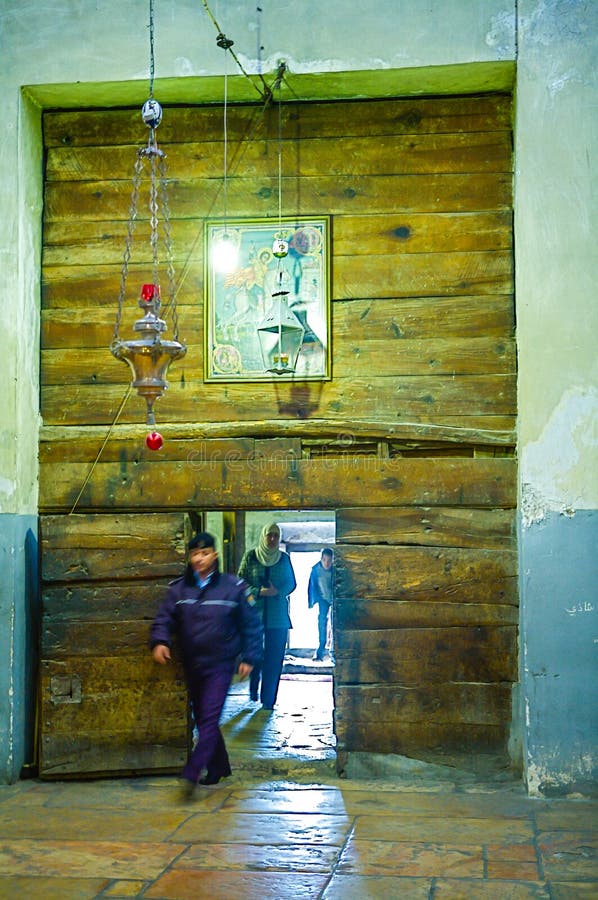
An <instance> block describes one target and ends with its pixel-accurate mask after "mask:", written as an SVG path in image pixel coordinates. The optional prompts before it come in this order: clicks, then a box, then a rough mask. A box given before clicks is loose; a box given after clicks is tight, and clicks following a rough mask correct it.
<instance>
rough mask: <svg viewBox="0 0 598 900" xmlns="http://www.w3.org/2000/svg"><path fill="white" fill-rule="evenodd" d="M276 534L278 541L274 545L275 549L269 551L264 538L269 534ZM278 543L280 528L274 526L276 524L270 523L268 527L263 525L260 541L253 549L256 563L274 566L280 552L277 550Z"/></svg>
mask: <svg viewBox="0 0 598 900" xmlns="http://www.w3.org/2000/svg"><path fill="white" fill-rule="evenodd" d="M271 531H276V532H278V541H277V543H276V549H275V550H271V549H270V547H269V546H268V541H267V539H266V536H267V535H268V534H269V533H270V532H271ZM279 543H280V528H279V527H278V525H277V524H276V522H270V523H269V524H268V525H264V527H263V528H262V533H261V534H260V539H259V542H258V545H257V547H256V548H255V555H256V556H257V559H258V562H260V563H261V564H262V566H275V565H276V563H277V562H278V560H279V559H280V550H279V549H278V544H279Z"/></svg>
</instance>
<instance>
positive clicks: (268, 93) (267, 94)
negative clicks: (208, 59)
mask: <svg viewBox="0 0 598 900" xmlns="http://www.w3.org/2000/svg"><path fill="white" fill-rule="evenodd" d="M202 3H203V5H204V8H205V11H206V12H207V14H208V16H209V17H210V19H211V20H212V23H213V24H214V27H215V28H216V29H217V30H218V34H222V28H221V27H220V25H219V24H218V22H217V21H216V18H215V16H214V14H213V13H212V10H211V9H210V7H209V6H208V3H207V0H202ZM230 55H231V56H232V58H233V59H234V61H235V62H236V64H237V65H238V67H239V69H240V70H241V72H242V73H243V75H244V76H245V78H247V80H248V81H249V82H250V84H252V85H253V87H254V88H255V89H256V91H257V92H258V94H259V95H260V97H261V98H262V100H267V98H268V97H270V96H271V93H272V92H271V90H270V88H269V87H268V85H267V84H266V82H265V80H264V77H263V75H262V74H261V72H258V78H259V79H260V81H261V82H262V85H263V88H264V92H263V93H262V91H260V89H259V87H258V86H257V84H256V83H255V81H253V79H252V78H251V75H250V74H249V73H248V72H246V71H245V69H244V68H243V65H242V64H241V61H240V59H239V57H238V56H237V54H236V53H235V51H234V50H231V51H230Z"/></svg>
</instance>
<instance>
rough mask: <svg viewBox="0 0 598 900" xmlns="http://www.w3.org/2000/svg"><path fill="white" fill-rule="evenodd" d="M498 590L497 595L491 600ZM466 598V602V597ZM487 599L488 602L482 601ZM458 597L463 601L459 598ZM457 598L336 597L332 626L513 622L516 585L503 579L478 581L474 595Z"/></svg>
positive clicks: (516, 615) (454, 625)
mask: <svg viewBox="0 0 598 900" xmlns="http://www.w3.org/2000/svg"><path fill="white" fill-rule="evenodd" d="M501 590H502V594H503V596H502V597H500V599H502V600H503V603H502V604H501V603H499V602H495V599H494V598H495V597H497V596H498V595H499V594H500V593H501ZM468 599H469V600H470V602H467V600H468ZM485 599H487V600H488V602H484V600H485ZM459 600H461V601H463V602H459ZM459 600H457V599H456V598H455V599H453V600H449V601H448V602H443V601H446V598H445V597H440V598H439V599H438V600H436V599H434V600H415V601H411V600H393V599H390V600H376V599H373V600H370V599H365V600H364V599H361V598H360V597H351V598H350V599H345V600H343V599H340V600H339V601H338V604H337V607H336V610H335V627H336V628H339V629H341V630H342V631H344V630H347V629H348V630H354V629H368V628H373V629H381V628H388V629H392V628H433V627H443V628H457V627H462V626H470V625H473V626H483V627H492V626H494V625H517V623H518V620H519V611H518V608H517V585H516V583H515V581H514V579H511V580H510V581H508V580H506V579H504V580H503V581H502V587H501V585H493V586H492V587H490V586H489V585H487V584H485V583H482V584H481V585H480V590H479V593H476V594H475V596H474V597H468V596H467V591H466V592H465V596H461V597H460V598H459Z"/></svg>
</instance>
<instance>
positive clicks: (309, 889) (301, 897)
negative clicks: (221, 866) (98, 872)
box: [144, 869, 326, 900]
mask: <svg viewBox="0 0 598 900" xmlns="http://www.w3.org/2000/svg"><path fill="white" fill-rule="evenodd" d="M325 884H326V876H324V875H301V874H290V873H281V872H214V871H204V870H200V871H193V870H185V869H177V870H174V871H170V872H167V873H166V874H165V875H163V876H162V877H161V878H159V879H158V881H157V882H156V884H155V885H152V887H150V888H149V890H148V891H146V893H145V894H144V897H159V898H160V900H199V898H201V897H206V898H207V897H209V898H210V900H250V898H251V900H314V897H318V896H319V895H320V893H321V891H322V889H323V887H324V885H325Z"/></svg>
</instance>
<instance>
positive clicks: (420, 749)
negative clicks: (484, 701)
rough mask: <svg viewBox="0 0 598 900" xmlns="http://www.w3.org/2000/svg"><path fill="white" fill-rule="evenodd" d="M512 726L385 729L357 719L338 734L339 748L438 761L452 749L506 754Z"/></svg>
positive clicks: (410, 725) (395, 724)
mask: <svg viewBox="0 0 598 900" xmlns="http://www.w3.org/2000/svg"><path fill="white" fill-rule="evenodd" d="M507 740H508V726H507V725H506V724H505V723H502V724H500V725H476V724H471V723H468V724H467V725H466V726H465V725H463V724H462V723H460V722H456V723H452V722H451V723H448V724H443V723H438V724H431V725H428V724H426V723H424V722H417V723H415V724H413V723H409V722H400V721H399V722H391V723H385V726H384V728H372V724H371V722H358V721H354V722H352V723H351V726H350V727H347V725H346V723H343V727H342V729H341V727H340V726H339V731H338V733H337V745H336V746H337V751H349V752H351V751H353V752H361V753H396V754H399V755H402V756H412V757H415V758H416V759H422V758H423V759H425V758H426V754H428V755H430V756H431V757H432V759H433V760H434V761H438V760H439V757H440V758H442V756H445V757H446V756H448V755H450V753H451V752H460V753H464V754H467V755H471V754H472V753H489V752H500V753H501V755H502V754H504V753H505V750H506V745H507Z"/></svg>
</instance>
